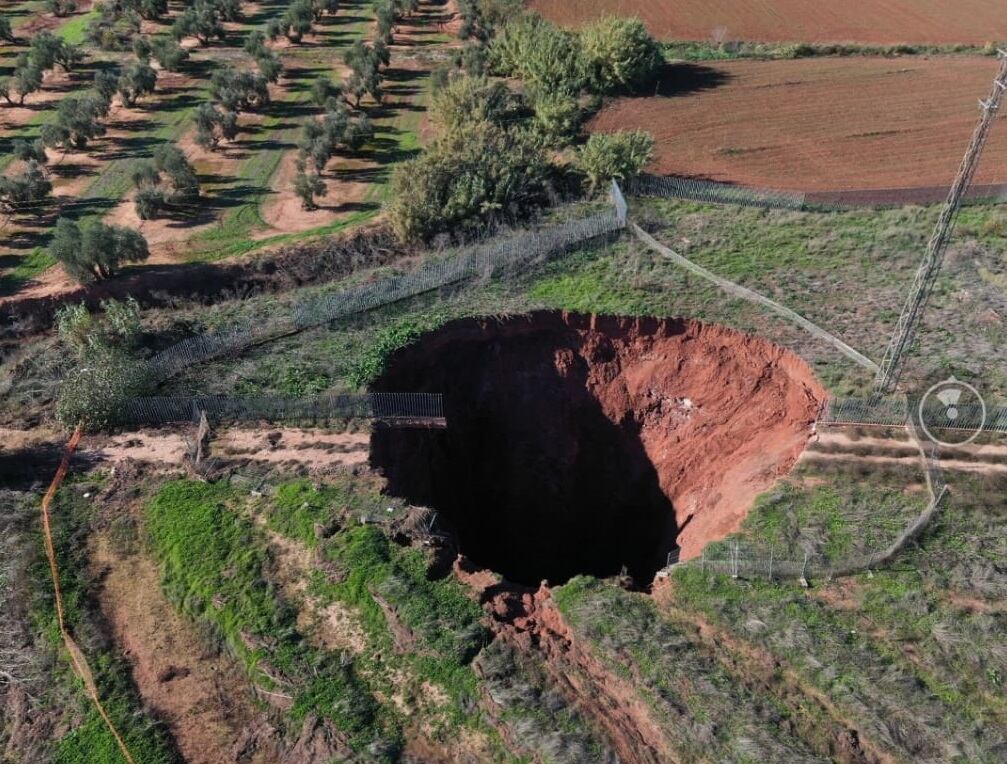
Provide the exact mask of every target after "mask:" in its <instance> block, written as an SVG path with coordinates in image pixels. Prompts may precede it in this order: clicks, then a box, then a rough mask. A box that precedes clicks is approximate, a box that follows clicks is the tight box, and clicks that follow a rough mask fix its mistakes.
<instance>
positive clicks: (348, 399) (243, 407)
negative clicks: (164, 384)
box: [114, 393, 444, 427]
mask: <svg viewBox="0 0 1007 764" xmlns="http://www.w3.org/2000/svg"><path fill="white" fill-rule="evenodd" d="M201 412H206V416H207V418H208V419H211V420H215V421H229V422H322V421H330V420H346V419H376V420H382V421H418V422H438V421H439V422H443V420H444V406H443V399H442V397H441V395H440V394H432V393H369V394H366V395H319V396H312V397H306V398H281V397H275V396H258V397H247V398H235V397H225V396H194V397H177V398H167V397H153V398H132V399H130V400H127V401H125V402H124V403H123V405H122V407H121V408H120V409H119V410H118V411H117V412H116V415H115V417H114V424H115V425H117V426H120V427H127V426H132V427H143V426H148V427H152V426H157V425H163V424H174V423H179V422H191V421H194V420H198V419H199V415H200V413H201Z"/></svg>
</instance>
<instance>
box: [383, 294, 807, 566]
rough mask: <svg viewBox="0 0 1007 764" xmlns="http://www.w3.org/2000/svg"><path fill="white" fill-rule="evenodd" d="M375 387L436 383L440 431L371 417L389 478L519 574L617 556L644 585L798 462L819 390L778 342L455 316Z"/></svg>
mask: <svg viewBox="0 0 1007 764" xmlns="http://www.w3.org/2000/svg"><path fill="white" fill-rule="evenodd" d="M375 387H376V388H377V389H380V390H397V391H417V392H441V393H443V394H444V396H445V400H444V403H445V413H446V416H447V420H448V427H447V429H446V430H442V431H415V430H413V431H410V430H379V431H377V432H376V433H375V434H374V436H373V438H372V442H371V459H372V463H374V464H375V466H377V467H380V468H381V469H383V470H384V472H385V475H386V477H387V478H388V485H389V491H390V492H392V493H394V494H396V495H400V496H404V497H406V498H407V499H409V500H410V501H413V502H414V503H418V504H426V505H428V506H432V507H434V508H436V509H437V510H439V512H440V514H441V517H442V518H443V519H444V521H446V522H447V523H448V524H450V525H451V526H453V528H452V529H453V530H454V531H455V532H456V534H457V536H458V541H459V544H460V547H461V550H462V551H463V552H464V553H465V554H466V555H467V556H468V557H470V558H471V559H472V560H473V561H474V562H475V563H477V564H479V565H482V566H485V567H489V568H491V569H493V570H495V571H498V572H500V573H502V574H503V575H504V576H506V577H507V578H509V579H511V580H514V581H519V582H522V583H531V584H537V583H538V582H539V581H540V580H542V579H544V578H545V579H549V580H550V581H551V582H553V583H556V582H559V581H563V580H566V579H567V578H569V577H570V576H572V575H576V574H578V573H588V574H593V575H612V574H615V573H618V572H619V571H620V570H621V569H622V567H623V566H626V568H627V569H628V571H629V572H630V574H631V575H633V576H634V578H635V579H636V580H637V581H638V583H641V584H643V583H649V581H650V578H651V577H652V576H653V573H654V572H655V571H656V570H657V569H658V568H659V567H661V565H662V564H663V563H664V559H665V555H666V554H667V552H668V551H670V550H671V549H673V548H674V547H675V546H676V545H680V546H681V550H682V554H683V556H685V557H688V556H694V555H696V554H698V553H699V551H700V550H701V549H702V546H703V544H705V543H706V542H707V541H709V540H711V539H716V538H719V537H722V536H724V535H725V534H727V533H729V532H731V531H732V530H734V529H735V528H737V526H738V524H739V523H740V522H741V520H742V519H743V518H744V516H745V514H746V512H747V511H748V509H749V507H750V506H751V504H752V501H753V499H754V498H755V496H756V495H757V494H758V493H760V492H762V491H764V490H766V489H767V488H768V487H769V486H770V485H771V484H772V482H773V481H774V480H775V479H776V478H777V477H779V476H781V475H783V474H784V473H786V472H787V471H788V470H789V469H790V468H791V467H792V465H793V464H794V462H795V461H796V459H797V458H798V456H799V455H800V453H801V451H802V450H803V449H804V446H805V444H806V442H807V438H808V433H809V428H810V425H811V423H812V422H813V421H814V419H815V417H816V414H817V412H818V409H819V406H820V404H821V402H822V401H823V400H824V398H825V391H824V389H823V388H822V386H821V385H820V384H819V383H818V382H817V380H816V379H815V378H814V376H813V374H812V372H811V370H810V369H809V368H808V366H807V365H806V364H805V363H804V362H803V361H802V360H801V359H800V358H798V357H797V356H796V355H794V354H793V353H791V352H790V351H788V350H785V349H783V348H780V347H778V346H775V345H773V344H772V343H770V342H767V341H765V340H762V339H759V338H757V337H752V336H749V335H746V334H743V333H740V332H737V331H735V330H732V329H728V328H725V327H721V326H714V325H708V324H703V323H700V322H698V321H691V320H686V319H677V318H668V319H658V318H618V317H602V316H588V315H581V314H572V313H559V312H536V313H532V314H529V315H525V316H518V317H512V318H509V319H506V320H502V321H501V320H488V319H464V320H460V321H456V322H453V323H450V324H448V325H446V326H445V327H443V328H442V329H440V330H438V331H436V332H433V333H430V334H428V335H426V336H424V337H423V338H421V339H420V340H419V341H418V342H417V343H415V344H414V345H412V346H410V347H408V348H406V349H404V350H402V351H400V352H399V353H397V354H396V355H395V356H394V357H393V358H392V359H391V361H390V363H389V366H388V368H387V371H386V372H385V374H384V375H383V376H382V378H381V379H380V380H379V381H378V383H377V384H376V385H375Z"/></svg>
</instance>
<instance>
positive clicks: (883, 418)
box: [818, 396, 1007, 433]
mask: <svg viewBox="0 0 1007 764" xmlns="http://www.w3.org/2000/svg"><path fill="white" fill-rule="evenodd" d="M919 406H920V401H919V399H918V398H906V397H904V396H885V397H880V396H869V397H865V398H831V399H829V401H828V403H827V404H826V405H825V408H824V410H823V412H822V415H821V416H820V417H819V419H818V422H819V424H836V425H842V424H861V425H876V426H882V427H903V426H905V424H906V421H907V420H908V419H909V417H912V418H913V419H914V420H916V421H917V422H919V421H921V414H922V422H923V423H924V424H926V426H927V429H929V430H935V429H939V430H971V431H975V430H978V429H980V427H981V428H982V430H983V432H1000V433H1005V432H1007V405H1002V404H996V405H987V406H986V408H985V409H984V408H983V407H982V406H981V405H980V404H978V403H962V404H958V405H957V406H955V412H954V417H953V418H951V417H949V416H948V408H947V407H946V406H944V405H943V404H941V403H940V402H939V401H936V400H933V401H930V400H928V402H927V405H926V406H924V408H923V411H922V412H920V408H919Z"/></svg>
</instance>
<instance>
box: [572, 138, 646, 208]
mask: <svg viewBox="0 0 1007 764" xmlns="http://www.w3.org/2000/svg"><path fill="white" fill-rule="evenodd" d="M653 151H654V139H653V138H652V137H651V136H650V135H649V134H647V133H645V132H642V131H640V130H633V131H619V132H617V133H595V134H593V135H592V136H591V137H590V138H588V139H587V142H586V143H585V144H584V145H583V146H582V147H581V148H580V151H578V152H577V167H578V168H579V169H580V170H581V171H582V172H583V173H584V174H585V175H586V176H587V180H588V184H589V189H590V192H591V193H594V192H595V191H596V190H597V189H598V188H599V187H600V186H601V185H603V184H604V183H606V182H608V181H610V180H613V179H614V180H628V179H629V178H632V177H634V176H635V175H637V174H639V172H640V170H642V169H643V167H644V165H646V164H647V162H649V161H650V158H651V156H652V154H653Z"/></svg>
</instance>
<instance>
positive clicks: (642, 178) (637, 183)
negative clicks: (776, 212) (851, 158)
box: [626, 175, 818, 210]
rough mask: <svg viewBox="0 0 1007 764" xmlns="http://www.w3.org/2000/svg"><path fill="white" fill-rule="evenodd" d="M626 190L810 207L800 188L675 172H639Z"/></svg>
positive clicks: (725, 201)
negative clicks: (776, 187) (749, 184)
mask: <svg viewBox="0 0 1007 764" xmlns="http://www.w3.org/2000/svg"><path fill="white" fill-rule="evenodd" d="M626 190H627V191H628V192H629V193H630V194H631V195H632V196H656V197H662V198H666V199H688V200H691V201H696V202H709V203H712V204H740V205H743V206H746V207H769V208H773V209H782V210H803V209H805V208H806V207H805V205H806V195H805V194H804V193H802V192H800V191H777V190H772V189H763V188H748V187H746V186H735V185H731V184H729V183H717V182H715V181H710V180H695V179H692V178H677V177H674V176H657V175H639V176H637V177H636V178H633V180H631V181H630V183H629V185H628V186H627V189H626ZM815 206H816V207H817V206H818V205H815Z"/></svg>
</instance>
